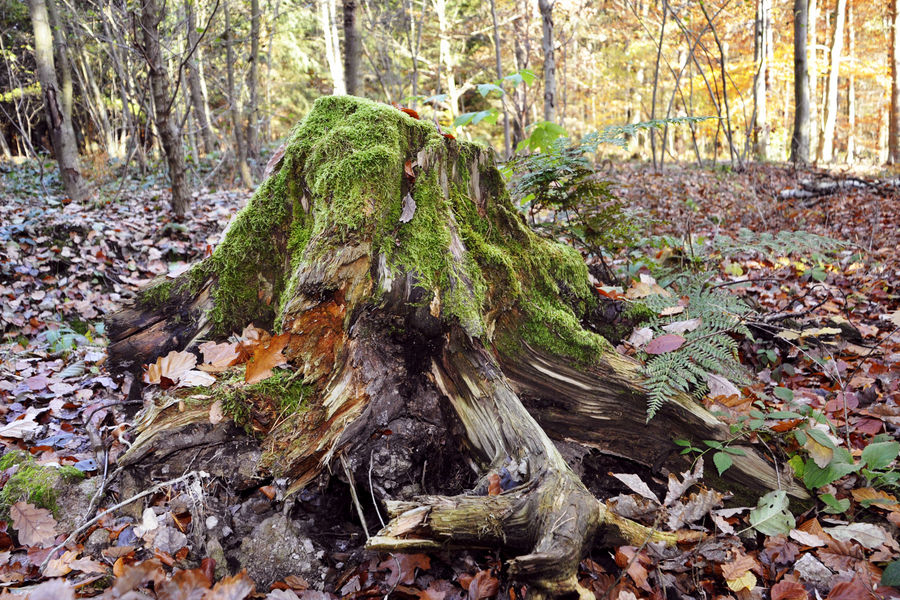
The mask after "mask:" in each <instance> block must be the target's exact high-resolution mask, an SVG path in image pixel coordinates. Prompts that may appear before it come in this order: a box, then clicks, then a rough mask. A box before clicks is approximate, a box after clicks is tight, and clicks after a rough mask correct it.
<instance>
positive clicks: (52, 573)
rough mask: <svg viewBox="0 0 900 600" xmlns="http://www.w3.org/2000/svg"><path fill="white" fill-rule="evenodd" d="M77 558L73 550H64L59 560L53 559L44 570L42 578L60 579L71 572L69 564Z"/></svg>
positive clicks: (76, 553)
mask: <svg viewBox="0 0 900 600" xmlns="http://www.w3.org/2000/svg"><path fill="white" fill-rule="evenodd" d="M77 556H78V552H75V551H74V550H66V551H65V552H63V554H62V556H60V557H59V558H54V559H52V560H51V561H49V562H48V563H47V566H46V567H45V568H44V571H43V575H44V577H62V576H63V575H66V574H67V573H71V572H72V565H71V562H72V561H73V560H75V557H77Z"/></svg>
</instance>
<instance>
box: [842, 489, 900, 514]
mask: <svg viewBox="0 0 900 600" xmlns="http://www.w3.org/2000/svg"><path fill="white" fill-rule="evenodd" d="M850 493H851V494H852V495H853V499H854V500H856V501H857V502H859V503H864V502H865V503H866V504H868V505H869V506H876V507H878V508H884V509H886V510H889V511H891V512H900V504H898V503H897V498H895V497H894V496H892V495H891V494H888V493H887V492H883V491H881V490H876V489H874V488H858V489H855V490H851V492H850Z"/></svg>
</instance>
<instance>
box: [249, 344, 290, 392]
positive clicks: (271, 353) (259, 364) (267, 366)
mask: <svg viewBox="0 0 900 600" xmlns="http://www.w3.org/2000/svg"><path fill="white" fill-rule="evenodd" d="M290 339H291V334H290V333H287V332H285V333H282V334H281V335H276V336H275V337H273V338H272V339H270V340H269V341H268V342H267V343H264V344H263V343H261V344H259V345H258V346H257V347H256V349H255V350H254V351H253V356H252V357H251V358H250V360H249V361H247V372H246V373H245V375H244V381H245V382H247V383H258V382H260V381H262V380H264V379H268V378H269V377H271V376H272V369H274V368H275V367H278V366H280V365H283V364H285V363H287V359H286V358H285V357H284V355H283V354H282V353H281V351H282V350H284V348H285V346H287V344H288V341H290Z"/></svg>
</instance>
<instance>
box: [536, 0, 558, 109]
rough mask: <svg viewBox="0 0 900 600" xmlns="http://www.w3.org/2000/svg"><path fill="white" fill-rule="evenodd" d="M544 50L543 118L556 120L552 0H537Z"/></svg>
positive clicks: (542, 47)
mask: <svg viewBox="0 0 900 600" xmlns="http://www.w3.org/2000/svg"><path fill="white" fill-rule="evenodd" d="M538 7H539V8H540V11H541V32H542V35H541V49H542V50H543V52H544V120H545V121H554V122H555V121H556V102H557V98H556V57H555V56H554V48H553V0H538Z"/></svg>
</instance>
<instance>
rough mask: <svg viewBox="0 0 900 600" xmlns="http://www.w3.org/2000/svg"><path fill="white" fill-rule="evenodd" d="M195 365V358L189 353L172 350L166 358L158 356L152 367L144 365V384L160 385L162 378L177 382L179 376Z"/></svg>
mask: <svg viewBox="0 0 900 600" xmlns="http://www.w3.org/2000/svg"><path fill="white" fill-rule="evenodd" d="M196 365H197V357H196V356H194V355H193V353H191V352H179V351H177V350H172V351H171V352H169V353H168V354H167V355H166V356H160V357H159V358H157V359H156V362H155V363H153V364H152V365H146V368H147V372H146V373H144V383H149V384H157V385H158V384H160V383H162V378H163V377H165V378H166V379H170V380H171V381H172V382H177V381H178V380H179V379H181V376H182V375H183V374H184V373H186V372H187V371H190V370H191V369H193V368H194V367H195V366H196Z"/></svg>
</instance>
